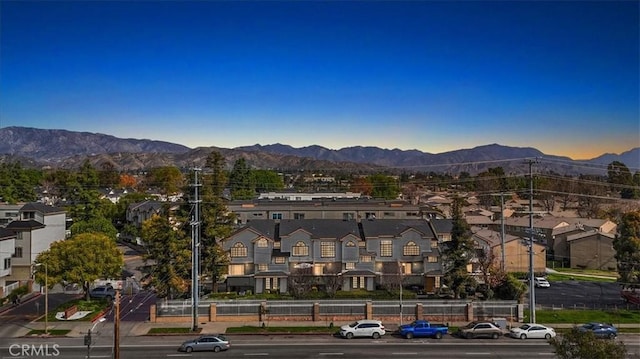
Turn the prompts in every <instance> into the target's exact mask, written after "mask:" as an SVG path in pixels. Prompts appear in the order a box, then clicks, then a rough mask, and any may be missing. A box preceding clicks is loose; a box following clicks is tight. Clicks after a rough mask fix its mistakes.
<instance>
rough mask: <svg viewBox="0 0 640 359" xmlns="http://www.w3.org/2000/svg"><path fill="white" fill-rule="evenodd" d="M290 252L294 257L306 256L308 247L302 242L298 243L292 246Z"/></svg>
mask: <svg viewBox="0 0 640 359" xmlns="http://www.w3.org/2000/svg"><path fill="white" fill-rule="evenodd" d="M292 252H293V253H292V254H293V255H294V256H296V257H302V256H308V255H309V247H308V246H307V245H306V244H304V242H302V241H300V242H298V243H296V244H295V245H294V246H293V250H292Z"/></svg>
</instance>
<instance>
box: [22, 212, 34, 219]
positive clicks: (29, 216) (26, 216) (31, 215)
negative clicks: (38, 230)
mask: <svg viewBox="0 0 640 359" xmlns="http://www.w3.org/2000/svg"><path fill="white" fill-rule="evenodd" d="M35 218H36V212H22V219H23V220H25V219H35Z"/></svg>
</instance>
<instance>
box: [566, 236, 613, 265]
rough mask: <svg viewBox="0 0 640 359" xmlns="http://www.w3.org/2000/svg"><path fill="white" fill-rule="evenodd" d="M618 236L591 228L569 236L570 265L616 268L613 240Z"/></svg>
mask: <svg viewBox="0 0 640 359" xmlns="http://www.w3.org/2000/svg"><path fill="white" fill-rule="evenodd" d="M615 238H616V236H615V234H612V233H604V232H601V231H599V230H598V229H591V230H587V231H583V232H579V233H575V234H572V235H569V236H567V244H568V247H569V251H568V252H569V266H570V267H571V268H581V269H601V270H616V269H617V267H618V265H617V261H616V258H615V255H616V251H615V249H614V248H613V241H614V240H615Z"/></svg>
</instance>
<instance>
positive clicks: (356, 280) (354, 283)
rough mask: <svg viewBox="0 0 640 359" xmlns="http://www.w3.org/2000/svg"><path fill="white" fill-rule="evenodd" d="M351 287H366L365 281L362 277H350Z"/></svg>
mask: <svg viewBox="0 0 640 359" xmlns="http://www.w3.org/2000/svg"><path fill="white" fill-rule="evenodd" d="M351 287H352V288H353V289H363V288H366V282H365V279H364V277H351Z"/></svg>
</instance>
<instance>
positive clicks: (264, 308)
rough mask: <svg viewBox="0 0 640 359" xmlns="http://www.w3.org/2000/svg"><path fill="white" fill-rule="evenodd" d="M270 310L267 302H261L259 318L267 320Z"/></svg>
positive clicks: (262, 320)
mask: <svg viewBox="0 0 640 359" xmlns="http://www.w3.org/2000/svg"><path fill="white" fill-rule="evenodd" d="M268 312H269V311H268V310H267V302H261V303H260V316H259V318H258V320H259V321H261V322H264V321H266V320H267V313H268Z"/></svg>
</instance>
